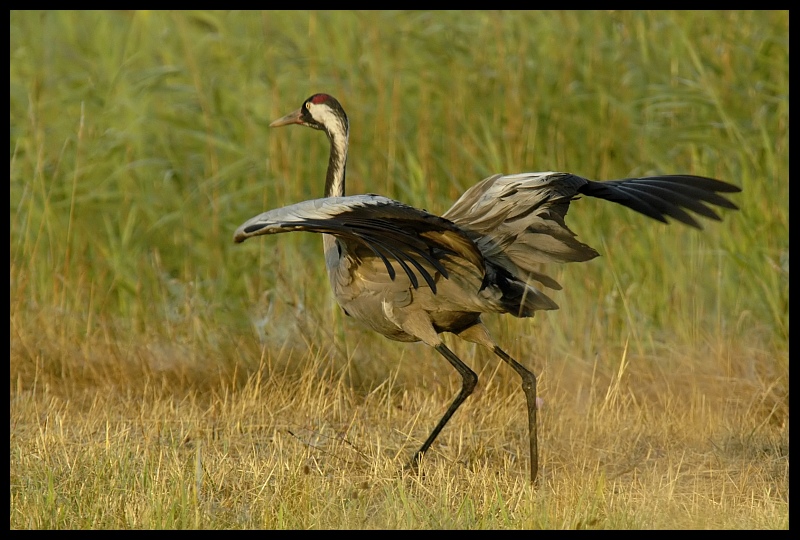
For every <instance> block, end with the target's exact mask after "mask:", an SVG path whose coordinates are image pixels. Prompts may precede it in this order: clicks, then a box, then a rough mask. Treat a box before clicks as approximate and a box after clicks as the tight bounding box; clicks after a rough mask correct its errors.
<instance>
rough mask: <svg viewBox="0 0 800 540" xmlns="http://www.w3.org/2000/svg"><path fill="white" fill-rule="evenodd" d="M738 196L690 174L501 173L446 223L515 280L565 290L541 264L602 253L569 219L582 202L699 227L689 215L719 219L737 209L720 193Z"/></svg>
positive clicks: (478, 187)
mask: <svg viewBox="0 0 800 540" xmlns="http://www.w3.org/2000/svg"><path fill="white" fill-rule="evenodd" d="M737 191H740V189H739V188H738V187H736V186H734V185H731V184H728V183H726V182H721V181H719V180H714V179H711V178H704V177H700V176H688V175H674V176H653V177H646V178H628V179H625V180H614V181H609V182H594V181H591V180H587V179H585V178H581V177H580V176H576V175H574V174H569V173H560V172H540V173H522V174H512V175H505V176H503V175H499V174H498V175H494V176H490V177H489V178H486V179H485V180H482V181H481V182H479V183H477V184H475V185H474V186H473V187H471V188H470V189H468V190H467V191H466V192H465V193H464V194H463V195H462V196H461V198H460V199H458V201H456V203H455V204H454V205H453V206H452V207H451V208H450V209H449V210H448V211H447V212H445V213H444V215H443V217H445V218H447V219H449V220H450V221H452V222H453V223H455V224H456V225H458V226H459V227H460V228H462V229H463V230H465V231H466V233H467V234H468V235H469V236H470V237H471V238H472V239H473V241H475V243H476V244H477V245H478V247H479V248H480V250H481V252H482V253H483V255H484V257H486V258H487V259H490V260H492V261H494V262H497V263H498V264H500V265H501V266H503V267H504V268H506V269H507V270H508V271H510V272H511V273H512V274H519V275H524V273H527V274H529V275H530V276H531V277H532V278H533V279H536V280H537V281H539V282H541V283H542V284H544V285H545V286H547V287H550V288H553V289H560V288H561V286H560V285H559V284H558V282H556V281H555V280H554V279H552V278H550V277H549V276H547V275H545V274H543V273H541V265H542V264H543V263H552V262H559V263H565V262H576V261H577V262H580V261H587V260H590V259H593V258H594V257H597V255H598V253H597V251H595V250H594V249H593V248H591V247H590V246H588V245H586V244H584V243H582V242H579V241H578V240H577V239H576V238H575V233H573V232H572V231H571V230H570V229H569V227H567V224H566V223H565V221H564V218H565V217H566V215H567V211H568V210H569V204H570V202H572V201H573V200H574V199H575V198H576V197H578V196H580V195H588V196H591V197H598V198H601V199H606V200H609V201H612V202H616V203H618V204H622V205H623V206H627V207H628V208H631V209H632V210H635V211H637V212H639V213H641V214H644V215H646V216H648V217H651V218H653V219H656V220H658V221H661V222H663V223H667V219H666V217H671V218H673V219H676V220H678V221H681V222H682V223H685V224H687V225H690V226H692V227H696V228H700V224H699V223H698V222H697V221H696V220H695V219H694V217H693V216H692V215H691V214H689V213H688V212H687V211H686V210H691V211H692V212H695V213H697V214H699V215H701V216H705V217H708V218H711V219H716V220H719V219H720V218H719V216H718V215H717V213H716V212H714V210H713V209H712V208H710V206H709V205H715V206H719V207H723V208H730V209H736V205H734V204H733V203H731V202H730V201H729V200H727V199H726V198H724V197H723V196H721V195H719V194H718V193H719V192H722V193H734V192H737ZM520 271H522V273H520Z"/></svg>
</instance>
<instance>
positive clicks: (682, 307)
mask: <svg viewBox="0 0 800 540" xmlns="http://www.w3.org/2000/svg"><path fill="white" fill-rule="evenodd" d="M10 23H11V24H10V141H9V142H10V144H9V155H10V219H9V223H10V231H9V232H10V245H9V252H10V264H9V266H10V336H11V344H10V350H11V360H10V365H11V370H10V389H11V398H10V399H11V526H12V527H14V528H65V527H86V528H88V527H103V528H105V527H145V528H148V527H279V528H283V527H624V528H629V527H637V528H639V527H646V528H647V527H767V528H770V527H786V526H788V502H787V501H788V340H789V329H788V271H789V265H788V254H789V234H788V215H789V212H788V200H789V198H788V197H789V193H788V186H789V182H788V119H789V115H788V109H789V98H788V71H789V70H788V56H789V52H788V51H789V49H788V13H787V12H738V11H734V12H389V11H385V12H261V13H256V12H156V11H137V12H127V11H118V12H59V11H53V12H12V13H11V21H10ZM320 91H322V92H328V93H331V94H333V95H335V96H336V97H337V98H339V100H340V101H341V102H342V104H343V105H344V107H345V108H346V110H347V111H348V114H349V116H350V124H351V132H352V133H351V146H350V160H349V162H348V185H347V190H348V193H366V192H377V193H381V194H384V195H387V196H390V197H393V198H397V199H400V200H403V201H404V202H407V203H410V204H413V205H417V206H420V207H423V208H427V209H428V210H431V211H433V212H437V213H441V212H443V211H444V210H445V209H446V208H447V207H448V206H449V204H451V202H452V201H453V200H455V199H456V198H457V197H458V196H459V195H460V193H461V192H462V191H463V190H464V189H466V188H467V187H469V186H470V185H472V184H473V183H475V182H477V181H478V180H480V179H482V178H484V177H485V176H488V175H490V174H493V173H496V172H506V173H511V172H521V171H535V170H562V171H569V172H574V173H577V174H580V175H583V176H586V177H589V178H595V179H612V178H624V177H628V176H634V175H646V174H651V173H662V174H670V173H688V174H699V175H704V176H711V177H715V178H720V179H723V180H726V181H729V182H732V183H735V184H737V185H739V186H741V187H742V188H743V192H742V193H741V194H739V195H736V196H735V202H736V203H737V204H738V205H739V206H740V211H738V212H725V213H724V215H723V220H722V222H721V223H716V222H706V223H705V224H704V225H705V230H704V231H701V232H698V231H694V230H688V228H685V227H681V226H680V225H674V224H673V225H670V226H664V225H661V224H658V223H655V222H651V221H650V220H647V219H646V218H644V217H642V216H639V215H635V214H633V213H632V212H629V211H627V210H626V209H624V208H621V207H618V206H616V205H611V204H607V203H601V202H599V201H591V200H581V201H576V202H575V203H573V206H572V208H571V210H570V214H569V216H568V223H569V224H570V226H571V228H572V229H573V230H574V231H576V232H577V233H578V235H579V238H580V239H581V240H582V241H584V242H586V243H588V244H590V245H592V246H594V247H596V248H597V249H598V250H599V251H600V252H601V253H602V255H603V257H601V258H598V259H595V260H593V261H591V262H589V263H584V264H581V265H570V266H564V267H561V268H553V269H552V271H553V273H554V274H555V276H556V277H557V279H558V280H559V281H560V282H561V283H562V284H563V285H564V290H563V291H562V292H558V293H554V295H553V297H554V299H555V300H556V301H557V302H558V303H559V304H560V305H561V309H560V310H559V311H556V312H550V313H547V314H541V315H537V317H536V318H535V319H534V320H517V319H513V318H511V317H486V322H487V324H488V325H489V326H490V328H491V329H492V331H493V333H494V334H495V336H496V337H497V339H498V341H499V342H500V343H502V344H504V346H505V347H506V348H507V349H508V350H509V352H511V353H512V354H513V355H514V356H516V357H517V358H519V359H521V360H522V361H524V362H525V363H526V364H527V365H529V366H530V367H531V368H532V369H534V371H535V372H536V373H538V374H540V381H541V382H540V393H541V395H542V396H543V397H544V399H545V403H546V405H545V409H544V410H543V414H542V415H541V416H542V429H541V432H542V435H541V436H542V443H541V445H540V446H541V447H542V451H543V463H542V465H543V473H542V480H541V486H540V488H539V489H538V490H535V489H532V488H530V487H529V486H526V485H525V482H524V478H525V470H526V469H527V464H526V460H527V456H526V455H525V450H524V449H525V448H526V446H525V444H524V438H525V425H524V422H523V419H522V415H523V404H522V396H521V395H520V392H519V391H518V381H517V379H516V378H515V377H514V374H512V373H507V372H506V370H505V369H504V368H503V367H498V365H497V363H496V362H495V361H494V360H493V359H491V358H489V357H488V356H484V353H483V352H481V351H478V350H476V349H474V348H472V347H471V346H469V345H465V344H461V343H457V342H455V341H450V340H449V338H448V343H452V346H453V348H454V349H455V350H456V352H457V353H458V354H459V355H461V356H462V358H464V359H465V360H467V361H468V363H470V364H471V365H473V366H474V367H475V368H476V370H478V371H479V372H480V373H479V374H480V375H481V386H480V387H479V390H478V392H477V393H476V395H474V396H472V397H471V398H470V400H468V401H467V403H465V405H464V407H463V409H461V410H459V412H458V414H457V415H456V417H455V418H454V419H453V421H452V422H451V423H450V425H448V427H447V429H446V430H445V431H444V432H443V433H442V435H441V436H440V440H437V443H436V445H434V448H432V452H431V453H430V454H429V457H428V459H426V467H427V471H428V474H427V476H426V477H424V478H409V477H405V478H401V477H398V476H397V470H398V466H399V464H400V463H402V460H403V459H404V458H406V457H407V456H408V455H410V453H411V452H413V450H414V449H415V448H416V447H417V446H418V444H419V443H420V439H421V438H423V437H425V435H426V434H427V433H428V430H429V429H430V427H432V425H433V423H434V422H435V421H436V419H438V417H439V416H440V415H441V413H442V411H443V410H444V407H445V406H446V403H447V402H448V401H449V400H450V399H451V398H452V396H453V395H454V394H455V392H456V391H457V387H458V380H457V377H456V376H454V374H453V373H452V370H451V369H450V367H449V366H448V365H447V364H446V363H445V362H442V361H441V358H440V357H438V355H436V353H435V352H433V351H430V350H429V349H427V348H426V347H424V346H423V345H409V344H396V343H393V342H389V341H388V340H386V339H384V338H382V337H380V336H376V335H374V334H371V333H369V332H368V331H366V330H362V329H361V328H359V327H357V326H356V325H354V324H352V323H351V322H350V321H348V320H346V318H345V317H343V315H342V314H341V313H340V310H339V308H338V307H337V306H336V305H335V302H334V301H333V300H332V298H331V295H330V293H329V292H328V290H327V288H328V282H327V278H326V277H325V276H324V270H323V266H324V265H323V264H322V257H321V246H320V240H319V238H316V237H314V236H313V235H299V234H298V235H283V236H281V237H278V238H267V239H264V240H263V241H260V240H259V241H253V242H248V243H246V244H244V245H234V244H233V243H232V240H231V236H232V232H233V230H234V229H235V228H236V227H237V226H238V225H239V224H240V223H241V222H243V221H244V220H245V219H247V218H249V217H251V216H253V215H255V214H257V213H259V212H261V211H264V210H266V209H269V208H274V207H278V206H282V205H284V204H289V203H293V202H297V201H300V200H304V199H309V198H313V197H318V196H320V195H321V192H322V183H323V178H324V174H325V166H326V164H327V151H328V148H327V142H326V141H325V139H324V137H323V136H322V135H321V134H319V133H314V132H312V131H311V130H307V129H299V128H289V129H283V130H278V131H272V130H268V129H266V126H267V124H268V123H269V122H270V121H271V120H272V119H274V118H276V117H278V116H280V115H282V114H285V113H286V112H288V111H290V110H293V109H294V108H296V107H297V106H299V105H300V103H301V102H302V100H303V99H305V98H306V97H307V96H308V95H310V94H312V93H314V92H320Z"/></svg>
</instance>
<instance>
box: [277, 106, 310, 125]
mask: <svg viewBox="0 0 800 540" xmlns="http://www.w3.org/2000/svg"><path fill="white" fill-rule="evenodd" d="M301 112H302V110H301V109H297V110H296V111H293V112H290V113H289V114H287V115H286V116H282V117H281V118H278V119H277V120H275V121H274V122H272V123H271V124H270V125H269V127H281V126H288V125H289V124H302V123H303V122H302V120H300V114H301Z"/></svg>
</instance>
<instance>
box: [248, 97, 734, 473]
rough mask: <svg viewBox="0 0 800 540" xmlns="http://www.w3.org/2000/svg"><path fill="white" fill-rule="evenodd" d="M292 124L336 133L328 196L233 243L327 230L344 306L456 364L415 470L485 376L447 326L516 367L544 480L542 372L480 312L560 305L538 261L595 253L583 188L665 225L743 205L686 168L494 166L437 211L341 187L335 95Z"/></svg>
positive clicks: (279, 214)
mask: <svg viewBox="0 0 800 540" xmlns="http://www.w3.org/2000/svg"><path fill="white" fill-rule="evenodd" d="M292 124H298V125H302V126H307V127H310V128H313V129H317V130H321V131H323V132H325V134H326V135H327V137H328V140H329V142H330V156H329V159H328V169H327V174H326V178H325V191H324V197H323V198H320V199H313V200H308V201H303V202H299V203H296V204H292V205H289V206H284V207H282V208H277V209H274V210H270V211H268V212H264V213H262V214H260V215H257V216H255V217H253V218H252V219H249V220H247V221H246V222H245V223H244V224H242V225H241V226H240V227H239V228H238V229H237V230H236V232H235V234H234V241H235V242H237V243H239V242H243V241H245V240H247V239H248V238H251V237H253V236H259V235H264V234H278V233H285V232H291V231H308V232H314V233H321V234H322V235H323V237H322V243H323V248H324V253H325V265H326V268H327V271H328V277H329V281H330V285H331V288H332V290H333V294H334V296H335V298H336V301H337V302H338V304H339V305H340V306H341V308H342V309H343V310H344V313H345V314H346V315H348V316H350V317H352V318H353V319H355V320H357V321H359V322H360V323H362V324H363V325H365V326H366V327H368V328H370V329H372V330H374V331H376V332H378V333H379V334H383V335H384V336H386V337H387V338H389V339H393V340H397V341H406V342H413V341H422V342H424V343H426V344H427V345H429V346H430V347H433V348H434V349H436V351H438V352H439V353H440V354H441V355H442V356H443V357H444V358H445V359H446V360H447V361H448V362H449V363H450V364H451V365H452V366H453V367H454V368H455V369H456V371H458V373H459V375H461V379H462V383H461V390H460V391H459V393H458V394H457V395H456V397H455V398H454V399H453V401H452V402H451V403H450V405H449V407H448V408H447V411H446V412H445V413H444V416H442V418H441V419H440V420H439V422H438V423H437V424H436V426H435V427H434V428H433V431H431V433H430V434H429V435H428V437H427V439H425V442H424V443H423V444H422V446H421V447H420V448H419V450H417V451H416V452H415V453H414V455H413V456H412V458H411V460H410V461H409V463H408V465H407V467H408V468H411V469H414V468H416V467H417V465H418V463H419V461H420V459H421V458H422V456H423V455H424V454H425V452H426V451H427V450H428V448H429V447H430V446H431V444H432V443H433V442H434V440H435V439H436V437H437V435H439V432H440V431H441V430H442V429H443V428H444V426H445V425H446V424H447V422H448V421H449V420H450V418H451V417H452V416H453V414H454V413H455V412H456V410H457V409H458V408H459V406H460V405H461V404H462V403H463V402H464V400H465V399H467V397H468V396H469V395H470V394H471V393H472V392H473V390H474V389H475V386H476V385H477V383H478V376H477V375H476V374H475V372H474V371H472V369H470V368H469V366H467V364H465V363H464V362H463V361H462V360H461V359H460V358H459V357H458V356H456V354H455V353H454V352H453V351H452V350H451V349H450V348H448V347H447V345H445V343H444V342H443V341H442V338H441V336H440V334H441V333H442V332H450V333H453V334H455V335H457V336H458V337H459V338H461V339H464V340H466V341H469V342H473V343H477V344H479V345H481V346H483V347H486V348H487V349H489V350H490V351H492V352H493V353H494V354H495V355H497V356H498V357H499V358H500V359H501V360H502V361H503V362H505V363H507V364H508V365H509V366H510V367H511V368H512V369H513V370H514V371H516V372H517V374H518V375H519V376H520V378H521V381H522V390H523V393H524V394H525V400H526V404H527V412H528V436H529V441H530V477H531V482H535V481H536V477H537V474H538V446H537V434H536V425H537V422H536V410H537V403H536V376H535V375H534V374H533V373H532V372H531V371H530V370H529V369H528V368H526V367H525V366H524V365H522V364H521V363H520V362H518V361H517V360H515V359H514V358H512V357H511V356H510V355H509V354H508V353H507V352H505V351H504V350H503V349H501V348H500V347H499V346H498V345H497V343H496V342H495V340H494V339H493V338H492V336H491V335H490V333H489V331H488V330H487V328H486V326H484V324H483V322H482V321H481V315H482V314H483V313H508V314H511V315H513V316H515V317H532V316H533V315H534V313H535V312H536V311H539V310H552V309H558V305H557V304H556V303H555V302H554V301H553V300H551V299H550V298H549V297H548V296H547V295H546V294H545V293H544V292H543V291H542V290H541V288H540V287H539V286H537V284H536V282H538V283H539V284H541V286H544V287H547V288H551V289H555V290H558V289H561V286H560V285H559V283H558V282H557V281H555V280H554V279H553V278H551V277H549V276H547V275H546V274H544V273H543V272H542V269H541V266H542V264H544V263H554V262H555V263H566V262H581V261H588V260H590V259H593V258H594V257H597V256H598V253H597V251H595V250H594V249H593V248H591V247H589V246H588V245H586V244H584V243H582V242H580V241H578V240H577V239H576V237H575V233H573V232H572V231H571V230H570V229H569V227H568V226H567V224H566V223H565V221H564V218H565V217H566V214H567V210H568V208H569V205H570V202H572V201H573V200H575V199H576V198H578V197H579V196H581V195H585V196H590V197H597V198H600V199H604V200H608V201H612V202H615V203H618V204H621V205H623V206H626V207H628V208H630V209H632V210H635V211H637V212H639V213H641V214H644V215H645V216H648V217H650V218H653V219H655V220H658V221H661V222H663V223H667V219H666V218H667V217H670V218H672V219H675V220H677V221H680V222H682V223H684V224H686V225H689V226H691V227H695V228H697V229H700V228H702V227H701V226H700V223H698V221H697V220H696V219H695V217H694V216H693V215H692V214H690V213H689V212H688V211H691V212H693V213H695V214H697V215H699V216H703V217H706V218H710V219H714V220H718V221H719V220H720V217H719V215H718V214H717V213H716V212H715V210H714V209H713V208H712V206H718V207H721V208H727V209H731V210H736V209H737V206H736V205H735V204H733V203H732V202H730V201H729V200H728V199H726V198H725V197H724V196H722V195H720V193H736V192H739V191H741V189H740V188H738V187H737V186H734V185H732V184H729V183H726V182H722V181H720V180H715V179H712V178H705V177H700V176H690V175H670V176H649V177H644V178H628V179H624V180H615V181H605V182H597V181H592V180H587V179H585V178H582V177H580V176H577V175H574V174H570V173H563V172H530V173H520V174H510V175H501V174H496V175H493V176H490V177H488V178H486V179H484V180H482V181H480V182H478V183H477V184H475V185H473V186H472V187H471V188H469V189H468V190H467V191H466V192H465V193H464V194H463V195H462V196H461V197H460V198H459V199H458V200H457V201H456V202H455V204H453V206H452V207H451V208H450V209H449V210H447V211H446V212H445V213H444V214H443V215H442V216H441V217H440V216H436V215H434V214H431V213H429V212H427V211H425V210H420V209H417V208H414V207H412V206H409V205H406V204H403V203H401V202H398V201H395V200H392V199H389V198H387V197H383V196H380V195H374V194H367V195H350V196H345V166H346V162H347V149H348V137H349V121H348V119H347V114H346V113H345V111H344V109H343V108H342V106H341V104H340V103H339V101H337V100H336V99H335V98H334V97H332V96H330V95H328V94H314V95H313V96H311V97H309V98H308V99H306V100H305V101H304V102H303V104H302V106H301V107H300V108H299V109H297V110H296V111H293V112H291V113H289V114H287V115H286V116H283V117H281V118H279V119H277V120H275V121H274V122H272V123H271V124H270V127H279V126H287V125H292ZM687 210H688V211H687Z"/></svg>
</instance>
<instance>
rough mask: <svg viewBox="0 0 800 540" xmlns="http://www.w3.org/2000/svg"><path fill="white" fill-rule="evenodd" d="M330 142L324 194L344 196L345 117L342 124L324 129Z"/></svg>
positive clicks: (346, 135)
mask: <svg viewBox="0 0 800 540" xmlns="http://www.w3.org/2000/svg"><path fill="white" fill-rule="evenodd" d="M326 133H327V135H328V140H329V141H330V143H331V155H330V157H329V158H328V173H327V175H326V176H325V196H326V197H343V196H344V177H345V167H346V165H347V147H348V144H349V142H348V135H349V125H348V121H347V119H346V118H345V119H344V121H343V123H342V124H339V125H337V126H336V127H335V128H332V129H330V130H326Z"/></svg>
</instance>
